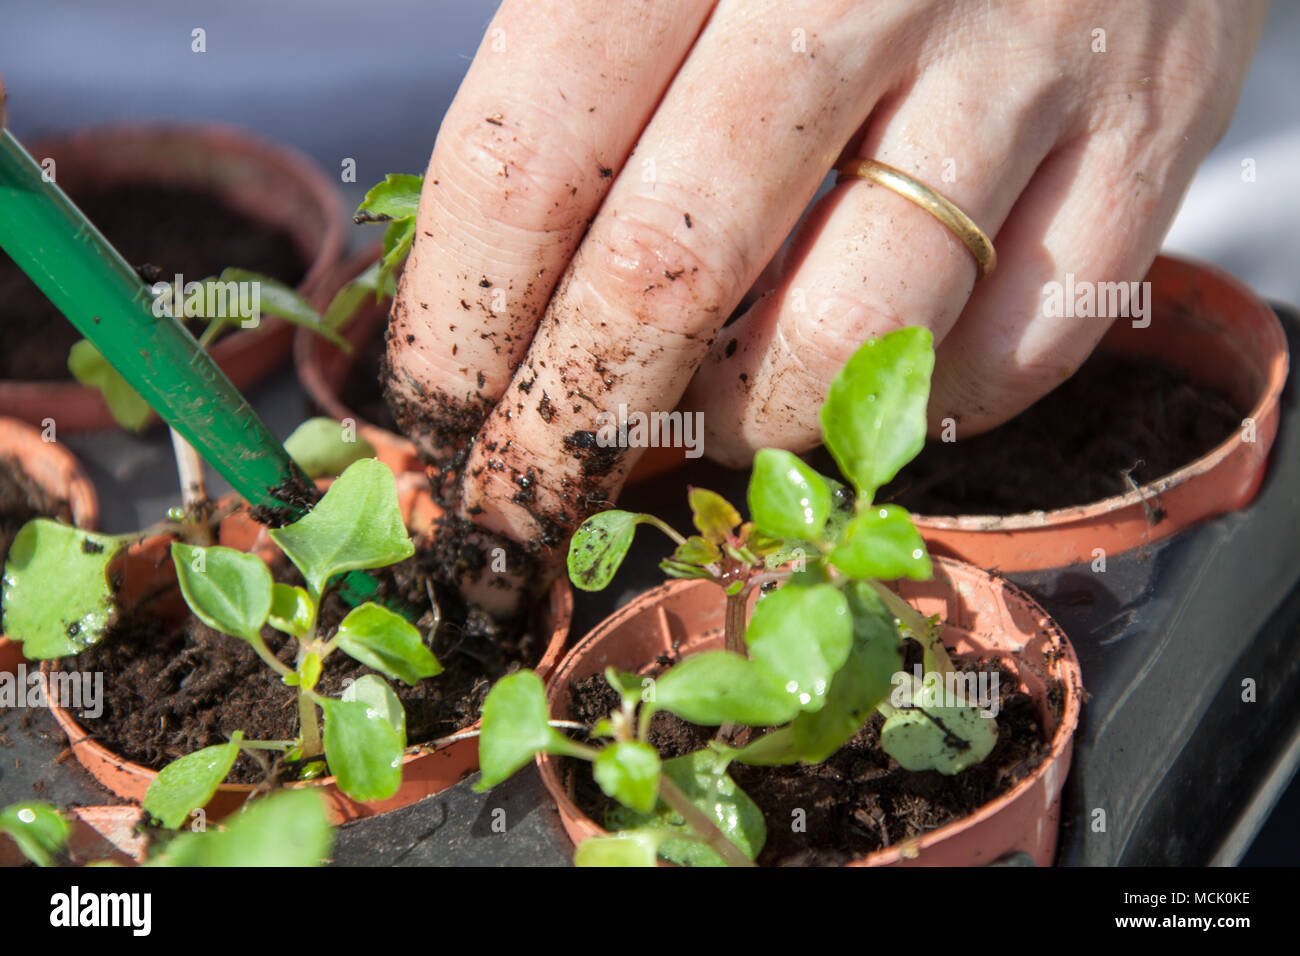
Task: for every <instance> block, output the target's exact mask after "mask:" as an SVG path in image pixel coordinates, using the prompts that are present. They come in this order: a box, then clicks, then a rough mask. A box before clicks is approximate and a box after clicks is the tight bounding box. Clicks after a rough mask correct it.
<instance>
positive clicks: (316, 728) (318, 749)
mask: <svg viewBox="0 0 1300 956" xmlns="http://www.w3.org/2000/svg"><path fill="white" fill-rule="evenodd" d="M298 724H299V728H298V729H299V730H301V731H302V755H303V756H304V757H317V756H319V755H320V754H322V753H324V752H325V748H324V747H323V746H322V745H321V739H320V721H319V720H317V719H316V702H315V701H314V700H312V699H311V693H310V692H304V691H303V690H302V688H299V689H298Z"/></svg>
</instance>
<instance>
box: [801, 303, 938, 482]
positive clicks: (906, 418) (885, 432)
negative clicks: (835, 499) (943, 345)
mask: <svg viewBox="0 0 1300 956" xmlns="http://www.w3.org/2000/svg"><path fill="white" fill-rule="evenodd" d="M933 370H934V337H933V336H932V335H931V334H930V330H929V329H924V328H919V327H914V328H905V329H898V330H897V331H894V332H890V333H889V334H888V335H885V336H882V337H881V338H879V339H871V340H869V341H867V342H866V343H865V344H863V345H862V346H861V347H860V348H859V349H858V350H857V352H855V353H854V354H853V357H852V358H850V359H849V361H848V363H847V364H846V365H845V366H844V368H842V369H841V370H840V373H839V374H838V375H836V376H835V380H834V382H832V383H831V388H830V392H829V394H828V395H827V396H826V404H825V405H824V406H823V407H822V413H821V421H822V435H823V438H824V440H825V442H826V447H827V448H828V449H830V452H831V455H833V456H834V458H835V461H836V462H837V463H838V464H839V466H840V470H841V471H843V472H844V474H845V476H846V477H847V478H848V479H849V481H851V482H852V483H853V487H854V488H855V489H856V490H857V493H858V496H859V497H860V498H862V499H864V500H865V501H868V502H869V501H871V499H872V498H873V497H874V496H875V493H876V490H877V489H878V488H879V487H880V486H881V485H883V484H885V483H886V482H888V481H890V480H891V479H892V478H893V477H894V476H895V475H896V474H898V471H899V469H900V468H902V467H903V466H904V465H905V464H907V463H908V462H909V461H911V460H912V459H913V458H914V457H916V454H917V453H918V452H919V451H920V450H921V446H922V445H924V444H925V406H926V402H927V401H928V400H929V397H930V373H931V372H932V371H933Z"/></svg>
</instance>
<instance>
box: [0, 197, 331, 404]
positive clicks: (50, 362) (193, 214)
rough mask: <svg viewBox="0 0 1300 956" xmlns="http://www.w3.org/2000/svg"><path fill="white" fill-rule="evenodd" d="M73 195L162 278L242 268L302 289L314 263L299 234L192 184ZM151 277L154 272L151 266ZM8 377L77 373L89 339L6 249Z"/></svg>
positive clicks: (2, 357) (1, 284) (3, 295)
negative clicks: (76, 347)
mask: <svg viewBox="0 0 1300 956" xmlns="http://www.w3.org/2000/svg"><path fill="white" fill-rule="evenodd" d="M72 198H73V199H74V200H75V201H76V203H77V205H78V206H79V207H80V208H81V210H82V212H84V213H85V214H86V215H87V216H88V217H89V219H90V221H91V222H93V223H94V224H95V225H96V226H98V227H99V230H100V231H101V232H102V233H104V235H105V236H107V237H108V239H109V241H110V242H111V243H112V244H113V245H114V246H115V247H116V248H117V250H118V251H119V252H121V253H122V255H123V257H124V258H125V259H126V261H127V262H129V263H131V264H132V265H133V266H135V267H137V269H139V268H141V267H143V266H146V265H148V266H152V267H155V268H156V274H157V278H158V280H159V281H167V282H169V281H172V279H173V277H174V276H176V275H178V274H179V275H183V276H185V281H186V282H190V281H197V280H199V279H205V278H207V277H208V276H212V275H216V274H218V273H219V272H221V270H223V269H225V268H228V267H231V266H235V267H238V268H241V269H249V270H251V271H253V272H258V273H261V274H262V275H267V276H270V277H271V278H273V279H278V280H280V281H281V282H283V283H285V284H286V285H288V286H290V287H294V286H297V285H298V283H299V282H301V281H302V278H303V276H304V275H306V272H307V265H308V264H307V263H306V262H305V261H304V260H303V257H302V254H301V253H300V252H299V251H298V247H297V245H296V243H295V242H294V240H293V237H292V236H291V235H290V234H289V233H288V232H287V231H285V230H283V229H280V228H278V227H274V226H270V225H267V224H266V223H263V222H259V221H257V220H256V219H252V218H249V217H248V216H246V215H244V214H243V213H240V212H236V211H235V210H233V209H231V208H229V207H228V206H226V205H225V204H224V203H223V202H222V201H221V200H220V199H219V198H217V197H215V196H213V195H211V194H209V193H206V192H203V191H200V190H197V189H192V188H188V187H182V186H166V185H154V184H143V183H141V184H128V185H124V186H119V187H115V188H114V189H112V190H106V191H91V192H87V191H84V190H74V191H73V194H72ZM150 272H151V274H152V272H153V270H150ZM0 302H3V303H4V308H3V309H0V341H3V342H4V343H5V349H4V350H3V351H0V378H6V379H21V380H24V381H59V380H63V379H67V378H69V373H68V365H67V362H68V350H69V349H70V348H72V346H73V344H74V343H76V342H77V340H78V339H80V338H81V333H79V332H78V331H77V330H76V328H75V327H74V326H73V325H72V323H70V322H68V321H67V319H65V318H64V317H63V315H62V313H60V312H59V311H58V310H57V309H55V308H54V306H53V305H51V304H50V301H49V300H48V299H46V298H45V296H44V295H42V294H41V291H40V290H39V289H38V288H37V287H36V285H35V284H34V283H33V282H32V281H31V279H29V278H28V277H27V275H26V274H25V273H24V272H23V271H22V270H21V269H19V268H18V266H17V265H15V264H14V262H13V260H12V259H10V258H9V257H8V256H7V255H5V254H4V253H3V252H0Z"/></svg>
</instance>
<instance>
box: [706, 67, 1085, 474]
mask: <svg viewBox="0 0 1300 956" xmlns="http://www.w3.org/2000/svg"><path fill="white" fill-rule="evenodd" d="M972 82H973V77H972V76H971V75H969V73H967V72H965V71H963V70H962V69H960V68H958V67H956V66H954V65H947V66H944V67H942V68H939V69H930V70H927V71H925V72H924V73H923V75H922V77H921V78H920V79H919V80H918V81H917V82H916V83H915V84H914V85H913V86H912V87H911V88H910V89H907V90H904V91H902V92H901V93H899V94H898V95H896V97H894V99H893V101H892V102H891V103H890V104H887V105H885V106H883V107H881V108H878V109H877V110H876V113H875V115H874V116H873V118H872V120H871V122H870V123H869V124H868V127H867V133H866V136H865V137H864V139H863V143H862V146H861V148H860V155H862V156H864V157H870V158H874V159H877V160H879V161H880V162H883V163H886V164H888V165H890V166H893V167H895V168H897V169H899V170H902V171H904V172H906V173H908V174H909V175H911V176H912V177H914V178H915V179H917V180H919V181H920V182H922V183H924V184H926V185H929V186H930V187H931V188H933V189H935V190H936V191H939V192H940V193H942V194H943V195H944V196H946V197H947V198H948V199H949V200H950V201H952V202H953V203H955V204H956V205H957V206H958V207H959V208H961V209H962V210H963V211H964V212H965V213H966V214H967V215H968V216H970V217H971V218H972V219H973V220H974V221H975V222H976V224H977V225H979V226H980V227H981V228H982V229H983V230H984V231H985V232H986V234H988V235H990V236H993V235H995V234H996V233H997V230H998V228H999V227H1000V226H1001V224H1002V223H1003V221H1004V220H1005V219H1006V217H1007V215H1008V213H1009V212H1010V210H1011V208H1012V206H1013V205H1014V203H1015V202H1016V199H1017V197H1018V196H1019V195H1020V192H1021V191H1022V190H1023V189H1024V187H1025V185H1026V184H1027V183H1028V182H1029V181H1030V179H1031V178H1032V177H1033V175H1034V170H1035V169H1036V168H1037V166H1038V164H1039V163H1040V161H1041V160H1042V158H1043V156H1044V155H1046V153H1047V151H1048V149H1049V148H1050V144H1051V143H1052V142H1053V141H1054V140H1055V137H1056V135H1057V132H1058V128H1059V124H1061V123H1062V122H1063V121H1064V120H1063V119H1062V118H1061V116H1060V113H1059V111H1057V110H1055V109H1054V108H1053V100H1054V97H1053V96H1052V95H1051V94H1050V92H1048V91H1044V92H1042V93H1038V94H1035V95H1033V96H1027V97H1022V99H1021V100H1020V101H1019V102H1017V101H1015V100H1011V101H1008V100H1006V99H1003V100H1000V101H997V102H993V101H992V100H991V99H978V98H975V99H974V100H972V97H971V96H970V90H971V89H972V86H971V84H972ZM988 82H993V81H992V80H989V81H988ZM963 91H965V96H966V101H965V102H963ZM954 103H963V109H962V111H961V112H960V113H954V111H953V110H952V108H951V107H952V104H954ZM999 253H1001V249H1000V248H999ZM996 274H997V271H996V270H995V272H994V275H996ZM975 279H976V266H975V259H974V257H973V256H972V254H971V252H970V250H969V249H968V248H967V247H966V245H965V244H964V243H963V242H962V241H961V240H960V239H959V238H958V237H957V236H956V235H955V234H954V233H953V232H952V231H951V230H949V229H948V228H947V227H946V226H945V225H944V224H943V223H942V222H941V221H940V220H939V219H937V218H936V217H934V216H933V215H931V214H930V213H929V212H927V211H925V210H924V209H922V208H921V207H919V206H917V205H915V204H914V203H912V202H911V201H909V200H908V199H906V198H905V197H903V196H901V195H899V194H898V193H896V192H893V191H892V190H890V189H888V188H886V187H884V186H880V185H876V184H874V183H872V182H868V181H864V180H849V181H847V182H845V183H843V184H841V185H840V186H838V187H837V188H836V189H835V190H834V191H832V192H831V193H830V194H829V195H828V196H827V197H826V198H825V199H824V200H823V201H822V202H821V203H820V204H819V205H818V207H817V208H816V209H815V210H814V212H813V214H812V215H810V216H809V218H808V221H807V222H806V223H805V224H804V225H803V227H802V228H801V230H800V233H799V235H798V236H797V237H796V239H795V243H794V246H793V247H792V249H791V251H790V254H789V257H788V260H787V266H786V272H785V274H784V276H783V277H782V280H781V282H780V283H779V284H778V285H777V287H776V289H775V290H774V291H773V292H772V294H770V295H768V296H767V297H766V298H764V299H762V300H761V301H759V302H758V303H757V304H755V305H754V306H753V308H751V309H750V311H749V312H748V313H747V314H746V315H745V316H743V317H742V318H741V320H740V321H738V322H736V323H735V324H733V325H731V326H729V327H728V328H727V329H726V330H724V332H723V334H722V336H720V337H719V340H718V341H717V342H715V343H714V345H713V348H712V350H711V351H710V354H709V357H708V359H707V360H706V362H705V365H704V367H703V369H702V370H701V372H700V374H699V375H697V376H696V378H695V381H694V382H693V383H692V385H691V388H690V390H689V391H688V393H687V396H686V406H687V407H688V408H691V409H710V410H711V414H710V417H709V419H708V422H707V425H708V428H707V432H706V448H707V450H708V454H709V456H710V457H711V458H713V459H715V460H717V461H720V462H722V463H724V464H728V465H733V466H744V465H747V464H748V463H749V461H750V460H751V459H752V457H753V454H754V452H755V451H756V450H757V449H758V448H761V447H764V446H766V445H775V446H780V447H784V448H789V449H794V450H805V449H807V448H810V447H812V446H813V445H815V444H816V443H817V442H818V441H819V440H820V435H821V428H820V422H819V419H818V415H819V412H820V409H821V405H822V403H823V401H824V399H825V396H826V392H827V389H828V388H829V387H830V383H831V381H832V380H833V378H834V377H835V375H836V373H837V372H838V371H839V370H840V368H842V367H843V365H844V363H845V362H846V361H848V359H849V357H850V356H851V355H852V354H853V352H854V351H855V350H856V349H857V348H858V346H859V345H861V344H862V343H863V342H864V341H866V340H867V339H868V338H871V337H873V336H878V335H883V334H885V333H887V332H889V331H891V330H893V329H896V328H901V327H903V326H905V325H922V326H925V327H927V328H929V329H930V330H931V331H932V332H933V333H934V336H935V339H936V340H942V339H943V337H944V336H945V335H946V334H948V332H949V330H950V329H951V328H952V326H953V324H954V322H956V320H957V317H958V315H959V314H960V313H961V310H962V308H963V307H964V306H965V304H966V301H967V299H968V297H969V295H970V292H971V288H972V286H973V284H974V283H975ZM984 281H987V280H984Z"/></svg>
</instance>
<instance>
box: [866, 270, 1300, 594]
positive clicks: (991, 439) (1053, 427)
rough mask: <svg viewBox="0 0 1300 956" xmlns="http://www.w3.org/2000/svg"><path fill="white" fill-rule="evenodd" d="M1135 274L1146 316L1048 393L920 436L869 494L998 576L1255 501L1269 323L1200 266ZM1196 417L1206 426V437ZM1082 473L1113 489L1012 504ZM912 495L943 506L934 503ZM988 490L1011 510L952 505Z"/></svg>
mask: <svg viewBox="0 0 1300 956" xmlns="http://www.w3.org/2000/svg"><path fill="white" fill-rule="evenodd" d="M1147 280H1148V281H1149V282H1150V283H1151V285H1150V296H1149V298H1148V299H1147V300H1146V301H1147V302H1148V305H1149V308H1150V313H1149V315H1148V318H1149V321H1150V324H1149V326H1145V327H1141V326H1142V320H1133V319H1129V318H1121V319H1117V320H1115V322H1114V324H1113V325H1111V327H1110V330H1109V331H1108V332H1107V333H1106V336H1105V337H1104V338H1103V339H1102V341H1101V344H1100V346H1099V347H1098V350H1097V353H1096V354H1095V355H1094V357H1093V358H1092V359H1090V360H1089V361H1088V363H1086V364H1085V365H1084V367H1083V368H1082V369H1081V370H1080V372H1079V373H1077V374H1076V376H1075V377H1074V379H1072V380H1071V381H1069V382H1067V383H1066V384H1065V385H1063V386H1061V388H1059V389H1058V390H1057V393H1054V394H1053V395H1049V396H1048V397H1047V398H1046V399H1044V400H1043V401H1042V402H1040V403H1038V405H1036V406H1035V407H1034V408H1031V409H1030V410H1029V411H1028V412H1026V413H1024V415H1022V416H1021V418H1020V419H1017V420H1016V421H1015V422H1012V423H1009V424H1008V425H1004V426H1002V427H1001V428H999V429H996V430H994V431H992V432H989V433H987V434H986V435H983V436H977V437H976V438H974V439H969V440H967V439H962V440H960V441H957V442H955V443H952V444H949V445H944V444H942V443H937V442H936V443H932V444H930V445H928V446H927V448H926V450H925V451H924V452H923V453H922V455H921V457H919V458H918V459H916V460H915V461H914V462H913V463H912V464H911V465H909V466H908V467H907V468H905V469H904V470H903V473H902V474H901V475H900V476H899V479H898V480H896V482H895V483H894V485H892V486H891V487H890V488H887V489H885V490H884V491H882V498H881V500H894V501H897V502H898V503H900V504H903V505H904V506H906V507H908V508H909V510H911V511H912V512H913V513H914V516H915V521H916V525H917V527H918V528H919V529H920V531H921V534H922V535H923V536H924V538H925V539H926V542H927V544H929V546H930V547H931V549H932V550H933V551H934V552H935V553H937V554H943V555H948V556H951V557H958V558H962V559H964V560H967V561H970V562H972V563H974V564H978V565H980V566H981V567H996V568H998V569H999V570H1002V571H1022V570H1024V571H1027V570H1039V569H1043V568H1052V567H1064V566H1067V565H1072V564H1080V563H1087V562H1091V561H1093V560H1094V559H1095V558H1096V557H1098V555H1099V553H1100V552H1104V553H1105V554H1107V555H1114V554H1117V553H1120V552H1123V551H1128V550H1130V549H1133V548H1136V547H1139V546H1140V545H1143V544H1149V543H1153V542H1156V541H1160V540H1162V539H1164V538H1168V537H1170V536H1171V535H1173V534H1176V533H1177V532H1178V531H1180V530H1182V529H1183V528H1186V527H1188V526H1190V525H1192V524H1195V523H1196V522H1198V521H1202V520H1204V519H1206V518H1210V517H1213V516H1214V515H1218V514H1223V513H1224V512H1227V511H1232V510H1235V509H1238V508H1242V507H1244V506H1246V505H1247V504H1249V503H1250V501H1251V500H1252V499H1253V498H1254V497H1255V494H1256V492H1257V491H1258V490H1259V487H1260V484H1261V482H1262V481H1263V479H1264V474H1265V466H1266V464H1267V459H1268V453H1269V449H1270V448H1271V447H1272V444H1273V438H1274V435H1275V434H1276V433H1277V423H1278V399H1279V397H1280V395H1281V393H1282V387H1283V385H1284V384H1285V382H1286V377H1287V368H1288V355H1287V345H1286V336H1285V334H1284V332H1283V330H1282V326H1281V324H1280V323H1279V322H1278V320H1277V317H1276V316H1275V315H1274V314H1273V312H1272V310H1271V309H1270V308H1269V307H1268V306H1267V305H1266V304H1265V303H1264V302H1263V301H1262V300H1261V299H1260V298H1259V297H1258V296H1256V295H1255V294H1254V293H1253V292H1252V291H1251V290H1250V289H1248V288H1247V287H1245V286H1243V285H1242V284H1241V283H1239V282H1238V281H1237V280H1235V279H1234V278H1232V277H1231V276H1229V275H1227V274H1226V273H1224V272H1222V271H1220V270H1218V269H1216V268H1213V267H1211V266H1207V265H1202V264H1199V263H1194V262H1188V261H1185V260H1182V259H1175V258H1171V257H1167V256H1161V257H1159V258H1158V259H1156V261H1155V264H1154V265H1153V266H1152V267H1151V271H1150V273H1149V274H1148V275H1147ZM1066 291H1067V294H1069V290H1066ZM1097 321H1101V320H1097ZM1135 321H1136V322H1137V325H1138V326H1139V327H1135V325H1134V323H1135ZM1119 362H1122V363H1125V364H1122V365H1121V364H1117V363H1119ZM1108 363H1109V364H1108ZM1162 368H1163V369H1165V370H1164V371H1161V369H1162ZM1089 376H1092V378H1090V377H1089ZM1159 376H1163V379H1162V378H1160V377H1159ZM1194 393H1195V394H1194ZM1117 403H1126V404H1122V405H1121V404H1117ZM1216 405H1217V406H1218V407H1215V406H1216ZM1033 416H1036V417H1033ZM1211 417H1213V418H1215V419H1216V424H1215V426H1213V427H1214V428H1216V429H1217V431H1213V432H1208V431H1206V429H1208V428H1209V427H1211V426H1209V425H1208V424H1207V420H1208V419H1210V418H1211ZM1144 419H1146V420H1144ZM1087 422H1092V423H1093V424H1091V425H1090V424H1086V423H1087ZM1085 432H1089V433H1085ZM1039 441H1042V442H1043V446H1042V447H1039V446H1038V442H1039ZM999 442H1000V443H1001V444H1000V445H999ZM977 443H978V444H977ZM1175 443H1177V446H1178V447H1181V448H1182V449H1183V452H1184V453H1183V455H1182V456H1181V457H1180V456H1179V455H1178V454H1177V453H1176V452H1174V451H1173V450H1172V449H1174V448H1175ZM1144 444H1145V445H1146V447H1147V449H1148V450H1147V451H1144V450H1143V446H1144ZM1161 446H1164V447H1161ZM1150 449H1155V450H1154V452H1153V451H1151V450H1150ZM1188 449H1195V450H1191V451H1188ZM1189 456H1190V457H1189ZM1162 457H1165V458H1166V464H1165V465H1164V466H1162V467H1161V468H1160V470H1156V468H1155V466H1154V464H1153V460H1157V459H1160V458H1162ZM1102 459H1110V465H1108V466H1105V467H1106V468H1111V469H1113V473H1111V472H1107V473H1106V474H1097V475H1095V476H1085V475H1083V474H1081V473H1083V472H1087V471H1093V470H1098V471H1100V470H1101V469H1102V467H1103V466H1102V465H1101V461H1102ZM1031 467H1032V468H1037V469H1038V470H1031ZM1130 471H1132V474H1134V475H1136V476H1137V480H1136V481H1132V480H1131V477H1130V476H1129V474H1128V473H1129V472H1130ZM1017 482H1018V484H1017ZM1088 484H1091V485H1092V486H1093V487H1098V486H1100V487H1110V488H1112V489H1113V492H1112V493H1109V495H1108V496H1106V497H1102V498H1100V499H1098V500H1092V501H1088V500H1087V499H1086V498H1085V499H1083V500H1077V501H1075V502H1073V503H1071V504H1070V505H1069V506H1066V507H1057V506H1055V505H1053V504H1052V503H1051V502H1050V501H1049V502H1044V504H1043V505H1040V506H1039V507H1042V508H1044V510H1036V511H1031V510H1027V509H1025V508H1024V507H1023V499H1024V498H1025V496H1026V495H1038V494H1041V495H1049V496H1057V495H1059V494H1061V493H1062V492H1064V491H1065V489H1066V487H1067V486H1079V485H1084V486H1086V485H1088ZM895 489H896V490H897V493H895V494H891V492H893V491H894V490H895ZM1065 493H1068V492H1065ZM927 499H928V501H929V502H931V503H933V502H936V501H939V502H943V501H947V502H953V501H957V502H958V504H957V505H955V506H953V505H951V504H950V505H949V508H950V509H953V510H945V511H943V512H937V511H933V510H931V508H930V507H928V506H927ZM990 499H996V500H997V501H998V502H1003V501H1005V502H1006V503H1007V504H1012V503H1015V502H1019V503H1020V506H1019V507H1016V506H1015V505H1014V504H1012V506H1013V507H1016V510H1017V511H1020V512H1021V513H1015V514H1012V513H1009V512H1008V511H1006V510H1003V511H1001V512H1000V513H992V512H988V511H981V510H977V509H978V508H979V504H975V505H974V506H973V507H972V506H970V505H969V504H966V505H964V506H963V500H964V501H965V502H978V501H985V502H988V501H989V500H990ZM989 506H990V505H988V504H986V505H985V507H989ZM1097 549H1100V552H1099V551H1098V550H1097Z"/></svg>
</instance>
